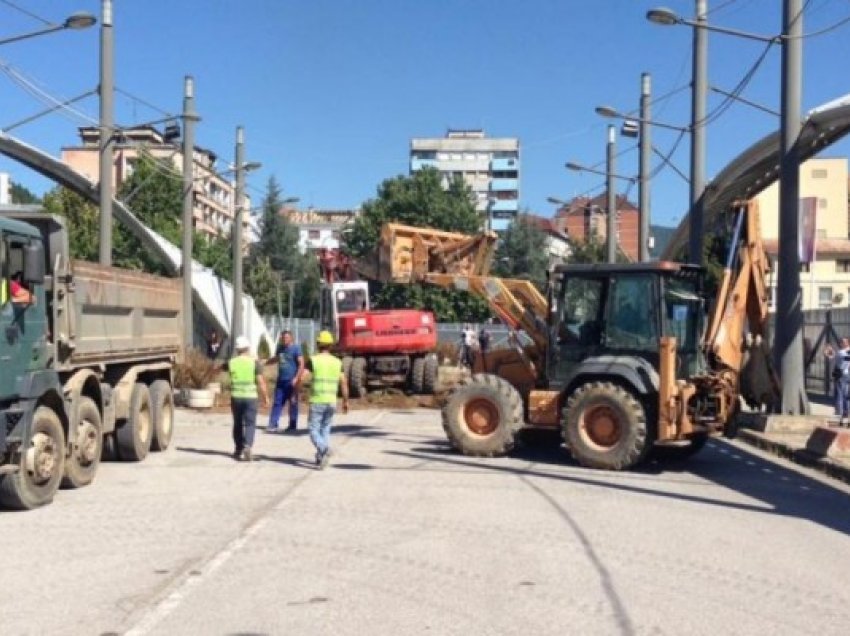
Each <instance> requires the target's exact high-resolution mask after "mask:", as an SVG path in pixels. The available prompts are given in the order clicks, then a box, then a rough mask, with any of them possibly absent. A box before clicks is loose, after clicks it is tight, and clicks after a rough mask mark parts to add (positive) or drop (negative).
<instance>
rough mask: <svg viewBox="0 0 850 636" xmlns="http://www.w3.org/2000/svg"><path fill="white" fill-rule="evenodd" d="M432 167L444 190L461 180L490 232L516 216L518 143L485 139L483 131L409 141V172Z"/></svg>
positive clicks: (507, 138)
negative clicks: (471, 195)
mask: <svg viewBox="0 0 850 636" xmlns="http://www.w3.org/2000/svg"><path fill="white" fill-rule="evenodd" d="M426 167H433V168H436V169H437V170H439V171H440V174H441V175H442V176H443V183H444V186H448V184H449V182H450V181H451V180H452V179H454V178H456V177H461V178H462V179H463V180H464V182H465V183H466V184H467V185H468V186H469V187H470V189H471V190H472V192H473V195H474V196H475V208H476V209H477V210H478V211H479V212H481V213H482V216H483V217H484V218H486V219H487V220H488V223H487V224H488V225H489V227H491V228H492V229H494V230H496V231H499V230H504V229H506V228H507V227H508V225H510V223H511V221H512V220H513V219H514V218H515V217H516V215H517V213H518V212H519V176H520V156H519V139H516V138H514V137H502V138H495V137H487V136H486V135H485V134H484V131H483V130H449V131H448V132H447V133H446V136H445V137H438V138H414V139H411V140H410V172H411V173H414V172H417V171H418V170H422V169H423V168H426Z"/></svg>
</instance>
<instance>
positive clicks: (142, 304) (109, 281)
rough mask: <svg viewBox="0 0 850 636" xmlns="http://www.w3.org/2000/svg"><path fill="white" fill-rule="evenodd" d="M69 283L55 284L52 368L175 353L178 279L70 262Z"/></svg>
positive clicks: (178, 347) (179, 322) (179, 319)
mask: <svg viewBox="0 0 850 636" xmlns="http://www.w3.org/2000/svg"><path fill="white" fill-rule="evenodd" d="M71 272H72V281H73V284H72V285H68V284H67V283H66V282H63V281H61V280H59V281H55V284H54V301H53V304H54V306H53V316H54V321H53V324H54V338H55V341H56V357H55V360H56V361H57V368H58V369H59V370H63V369H73V368H76V367H80V366H88V365H92V364H98V363H106V362H113V363H114V362H122V361H127V362H139V361H143V360H162V359H164V358H169V357H174V358H177V357H179V354H180V353H181V351H182V334H183V313H182V286H181V282H180V279H179V278H162V277H159V276H152V275H150V274H144V273H142V272H136V271H131V270H125V269H120V268H117V267H104V266H102V265H98V264H96V263H89V262H87V261H73V262H72V263H71Z"/></svg>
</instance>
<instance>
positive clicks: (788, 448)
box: [737, 428, 850, 484]
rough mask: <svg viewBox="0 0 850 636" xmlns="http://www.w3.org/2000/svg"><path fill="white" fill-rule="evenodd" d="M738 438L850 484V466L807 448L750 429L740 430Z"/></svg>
mask: <svg viewBox="0 0 850 636" xmlns="http://www.w3.org/2000/svg"><path fill="white" fill-rule="evenodd" d="M737 438H738V439H740V440H742V441H743V442H745V443H747V444H749V445H750V446H755V447H756V448H759V449H761V450H764V451H767V452H769V453H773V454H774V455H777V456H779V457H782V458H784V459H787V460H789V461H792V462H794V463H795V464H800V465H801V466H807V467H808V468H814V469H815V470H818V471H820V472H822V473H824V474H826V475H827V476H829V477H832V478H834V479H838V480H840V481H843V482H844V483H847V484H850V466H847V465H846V464H844V463H843V462H838V461H836V460H834V459H832V458H830V457H825V456H824V455H819V454H817V453H813V452H811V451H809V450H806V448H800V447H797V446H794V445H793V444H789V443H787V442H783V441H779V440H776V439H771V437H770V436H769V435H765V434H764V433H760V432H758V431H753V430H750V429H745V428H742V429H740V430H739V431H738V435H737Z"/></svg>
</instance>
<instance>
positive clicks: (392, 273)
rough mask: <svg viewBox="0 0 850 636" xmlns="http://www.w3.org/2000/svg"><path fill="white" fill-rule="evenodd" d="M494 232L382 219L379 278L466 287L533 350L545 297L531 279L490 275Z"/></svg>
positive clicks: (541, 336)
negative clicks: (527, 339)
mask: <svg viewBox="0 0 850 636" xmlns="http://www.w3.org/2000/svg"><path fill="white" fill-rule="evenodd" d="M496 240H497V236H496V234H495V232H483V233H481V234H479V235H477V236H468V235H466V234H459V233H455V232H443V231H440V230H433V229H430V228H420V227H413V226H410V225H400V224H398V223H387V224H386V225H384V227H383V228H382V230H381V242H380V247H379V250H378V267H377V270H378V271H377V277H378V279H379V280H381V281H383V282H393V283H404V284H410V283H427V284H430V285H436V286H439V287H444V288H451V289H459V290H463V291H467V292H469V293H471V294H473V295H475V296H478V297H479V298H482V299H484V300H485V301H487V304H488V305H489V306H490V309H491V310H492V311H493V313H494V314H495V315H496V316H498V317H499V318H500V319H501V320H502V322H504V323H505V324H506V325H508V326H509V327H510V328H511V329H514V330H516V329H522V330H523V331H525V333H527V334H528V336H529V337H530V338H531V339H532V341H533V342H534V346H535V348H536V349H537V350H538V352H540V353H542V352H545V350H546V346H547V341H548V335H547V328H546V324H545V322H544V321H543V320H542V318H541V317H543V316H546V311H547V309H546V298H545V297H544V296H543V294H541V293H540V291H538V289H537V288H536V287H535V286H534V284H533V283H532V282H531V281H528V280H522V279H516V278H500V277H497V276H490V275H489V272H490V265H491V263H492V261H493V255H494V253H495V250H496Z"/></svg>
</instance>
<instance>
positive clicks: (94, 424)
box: [62, 397, 103, 488]
mask: <svg viewBox="0 0 850 636" xmlns="http://www.w3.org/2000/svg"><path fill="white" fill-rule="evenodd" d="M102 453H103V420H102V418H101V416H100V410H99V409H98V408H97V404H95V401H94V400H92V399H91V398H90V397H81V398H80V403H79V404H78V405H77V429H76V433H75V434H74V443H73V446H72V448H71V452H70V454H69V456H68V457H67V458H66V459H65V474H64V476H63V477H62V487H63V488H82V487H83V486H88V485H89V484H90V483H92V481H94V476H95V473H97V467H98V466H99V465H100V457H101V454H102Z"/></svg>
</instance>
